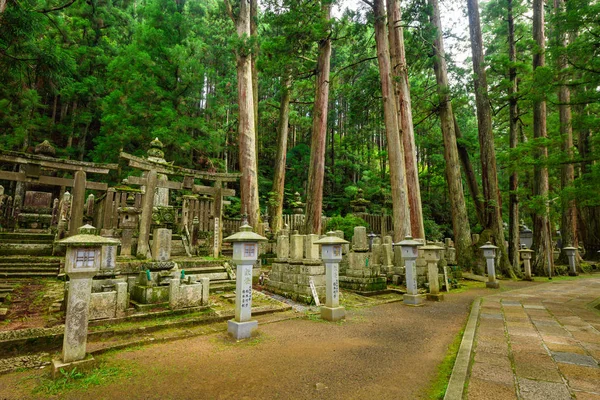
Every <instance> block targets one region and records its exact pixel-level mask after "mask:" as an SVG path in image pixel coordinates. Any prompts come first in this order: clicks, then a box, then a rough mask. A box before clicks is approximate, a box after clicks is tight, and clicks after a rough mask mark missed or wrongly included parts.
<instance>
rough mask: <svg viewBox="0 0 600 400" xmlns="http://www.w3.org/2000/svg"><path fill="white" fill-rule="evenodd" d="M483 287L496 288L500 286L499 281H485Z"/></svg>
mask: <svg viewBox="0 0 600 400" xmlns="http://www.w3.org/2000/svg"><path fill="white" fill-rule="evenodd" d="M485 287H486V288H490V289H498V288H499V287H500V282H498V281H495V282H486V283H485Z"/></svg>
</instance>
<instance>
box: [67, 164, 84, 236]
mask: <svg viewBox="0 0 600 400" xmlns="http://www.w3.org/2000/svg"><path fill="white" fill-rule="evenodd" d="M85 180H86V174H85V171H82V170H79V171H75V176H74V178H73V197H72V200H71V223H70V225H69V236H72V235H76V234H77V230H78V229H79V228H80V227H81V226H82V225H83V209H84V208H85Z"/></svg>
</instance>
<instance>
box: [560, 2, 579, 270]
mask: <svg viewBox="0 0 600 400" xmlns="http://www.w3.org/2000/svg"><path fill="white" fill-rule="evenodd" d="M564 8H565V2H564V0H554V10H555V12H556V15H557V16H558V17H560V14H561V13H562V12H563V11H564ZM558 19H560V18H558ZM556 33H557V39H558V40H557V42H558V43H557V45H558V47H559V48H561V49H566V47H567V44H568V43H567V33H566V32H565V30H564V27H562V26H560V24H559V25H558V26H557V27H556ZM556 64H557V65H556V66H557V69H558V71H559V75H560V81H561V84H560V86H559V88H558V103H559V106H558V113H559V119H560V136H561V138H562V140H563V152H564V153H565V155H566V156H567V158H568V159H569V161H572V160H573V128H572V124H571V106H570V105H569V103H570V102H571V90H570V89H569V86H567V82H566V80H567V73H566V72H565V71H566V69H567V67H568V62H567V56H566V54H564V53H561V54H559V56H558V58H557V60H556ZM574 180H575V166H574V164H573V163H571V162H568V163H565V164H563V165H562V167H561V174H560V184H561V188H562V190H563V195H562V217H561V223H560V232H561V236H562V245H563V247H567V246H574V247H575V248H577V247H578V245H579V240H578V237H577V204H576V202H575V199H574V198H573V197H572V196H571V195H569V194H568V193H566V191H567V190H568V188H570V187H572V186H573V181H574ZM560 261H561V263H565V264H566V263H568V262H569V260H568V259H567V256H566V254H565V252H564V251H561V253H560ZM577 261H578V260H577V258H576V262H577Z"/></svg>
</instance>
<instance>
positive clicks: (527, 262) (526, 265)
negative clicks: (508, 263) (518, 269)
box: [519, 245, 535, 281]
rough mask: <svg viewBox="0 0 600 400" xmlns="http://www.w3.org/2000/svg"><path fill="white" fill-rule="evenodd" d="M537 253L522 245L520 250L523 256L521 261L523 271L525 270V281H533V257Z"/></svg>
mask: <svg viewBox="0 0 600 400" xmlns="http://www.w3.org/2000/svg"><path fill="white" fill-rule="evenodd" d="M533 253H535V251H533V250H531V249H528V248H527V247H526V246H525V245H522V248H521V250H519V254H520V255H521V260H523V269H524V270H525V278H524V279H525V280H526V281H532V280H533V278H532V277H531V257H532V256H533Z"/></svg>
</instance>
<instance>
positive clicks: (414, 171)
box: [386, 0, 425, 239]
mask: <svg viewBox="0 0 600 400" xmlns="http://www.w3.org/2000/svg"><path fill="white" fill-rule="evenodd" d="M386 3H387V16H388V35H389V45H390V60H391V63H392V78H393V83H394V92H395V97H396V107H397V110H396V112H397V114H398V125H399V128H400V136H401V138H402V146H403V148H404V163H405V166H406V187H407V190H408V202H409V208H410V221H411V227H410V228H411V233H412V236H413V237H414V238H422V239H424V238H425V226H424V224H423V207H422V204H421V186H420V184H419V170H418V164H417V151H416V145H415V132H414V127H413V119H412V109H411V100H410V85H409V82H408V69H407V65H406V53H405V51H404V32H403V29H402V13H401V10H400V0H386Z"/></svg>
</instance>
